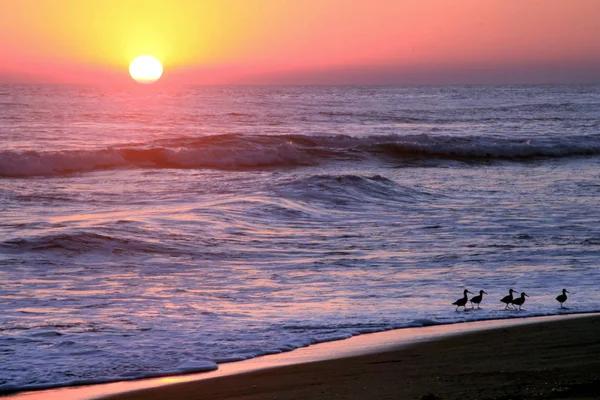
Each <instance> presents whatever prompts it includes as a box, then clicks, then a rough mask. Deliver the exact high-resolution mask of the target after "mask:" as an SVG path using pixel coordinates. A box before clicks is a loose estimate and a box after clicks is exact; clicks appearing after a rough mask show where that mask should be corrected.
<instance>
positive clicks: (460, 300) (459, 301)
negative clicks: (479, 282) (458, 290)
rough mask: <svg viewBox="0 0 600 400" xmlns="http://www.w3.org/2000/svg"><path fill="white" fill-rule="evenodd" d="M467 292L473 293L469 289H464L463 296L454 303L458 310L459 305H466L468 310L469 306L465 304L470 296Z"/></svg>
mask: <svg viewBox="0 0 600 400" xmlns="http://www.w3.org/2000/svg"><path fill="white" fill-rule="evenodd" d="M467 293H471V294H473V293H472V292H469V291H468V290H467V289H465V290H464V291H463V297H461V298H460V299H458V300H456V301H455V302H454V303H452V305H453V306H456V311H458V307H464V309H465V311H467V307H465V304H467V301H468V300H469V298H468V297H467Z"/></svg>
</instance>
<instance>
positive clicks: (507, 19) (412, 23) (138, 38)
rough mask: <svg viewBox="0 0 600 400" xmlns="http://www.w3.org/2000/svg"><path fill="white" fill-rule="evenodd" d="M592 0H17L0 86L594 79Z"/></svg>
mask: <svg viewBox="0 0 600 400" xmlns="http://www.w3.org/2000/svg"><path fill="white" fill-rule="evenodd" d="M598 21H600V1H599V0H502V1H499V0H402V1H400V0H389V1H388V0H370V1H365V0H352V1H350V0H302V1H289V2H287V1H281V0H227V1H217V0H211V1H203V2H202V1H196V0H170V1H162V0H86V1H79V0H20V1H12V2H8V1H7V2H4V3H3V5H2V13H1V14H0V52H1V54H2V63H1V65H0V81H28V82H68V83H115V82H121V81H122V82H126V81H127V82H128V81H129V77H128V75H127V67H128V64H129V62H130V61H131V60H132V59H133V58H135V57H136V56H138V55H140V54H152V55H155V56H156V57H158V58H159V59H160V60H161V61H162V62H163V64H164V65H165V75H164V77H163V79H162V81H164V82H175V83H184V84H219V83H224V84H227V83H244V84H253V83H259V84H278V83H285V84H295V83H297V84H369V83H373V84H422V83H433V84H438V83H546V82H548V83H562V82H564V83H568V82H600V34H598Z"/></svg>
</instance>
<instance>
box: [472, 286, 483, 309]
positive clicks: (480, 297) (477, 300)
mask: <svg viewBox="0 0 600 400" xmlns="http://www.w3.org/2000/svg"><path fill="white" fill-rule="evenodd" d="M484 293H485V294H487V293H486V292H484V291H483V290H480V291H479V294H478V295H477V296H473V298H471V308H473V303H475V304H477V308H479V303H481V300H483V294H484Z"/></svg>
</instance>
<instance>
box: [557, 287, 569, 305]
mask: <svg viewBox="0 0 600 400" xmlns="http://www.w3.org/2000/svg"><path fill="white" fill-rule="evenodd" d="M567 293H569V292H567V289H563V290H562V294H559V295H558V296H556V300H557V301H558V302H559V303H560V308H565V307H563V303H564V302H565V301H567Z"/></svg>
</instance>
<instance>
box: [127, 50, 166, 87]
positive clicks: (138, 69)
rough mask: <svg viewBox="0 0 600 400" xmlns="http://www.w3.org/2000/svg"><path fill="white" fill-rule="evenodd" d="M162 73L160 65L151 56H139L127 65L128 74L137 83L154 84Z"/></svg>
mask: <svg viewBox="0 0 600 400" xmlns="http://www.w3.org/2000/svg"><path fill="white" fill-rule="evenodd" d="M162 73H163V67H162V64H161V63H160V61H158V59H156V58H155V57H152V56H139V57H137V58H136V59H135V60H133V61H132V62H131V64H130V65H129V74H130V75H131V77H132V78H133V79H135V80H136V81H137V82H139V83H154V82H156V81H157V80H159V79H160V77H161V76H162Z"/></svg>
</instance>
